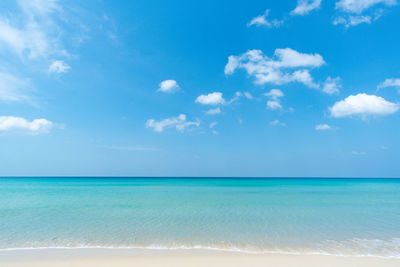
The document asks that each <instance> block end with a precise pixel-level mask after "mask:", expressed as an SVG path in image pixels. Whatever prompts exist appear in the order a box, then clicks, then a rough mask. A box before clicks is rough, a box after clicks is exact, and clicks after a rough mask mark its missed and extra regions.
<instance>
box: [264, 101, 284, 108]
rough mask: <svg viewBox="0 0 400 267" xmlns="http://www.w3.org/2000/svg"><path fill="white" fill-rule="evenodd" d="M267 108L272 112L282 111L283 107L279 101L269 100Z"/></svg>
mask: <svg viewBox="0 0 400 267" xmlns="http://www.w3.org/2000/svg"><path fill="white" fill-rule="evenodd" d="M267 108H269V109H272V110H276V109H282V105H281V104H280V103H279V102H278V101H273V100H269V101H267Z"/></svg>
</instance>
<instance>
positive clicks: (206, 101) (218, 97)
mask: <svg viewBox="0 0 400 267" xmlns="http://www.w3.org/2000/svg"><path fill="white" fill-rule="evenodd" d="M195 102H196V103H200V104H202V105H219V104H224V103H225V99H224V98H223V97H222V93H221V92H213V93H209V94H208V95H200V96H198V97H197V98H196V100H195Z"/></svg>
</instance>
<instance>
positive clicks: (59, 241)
mask: <svg viewBox="0 0 400 267" xmlns="http://www.w3.org/2000/svg"><path fill="white" fill-rule="evenodd" d="M39 247H148V248H182V247H184V248H193V247H204V248H213V249H227V250H242V251H247V252H255V253H261V252H280V253H304V254H310V253H322V254H335V255H375V256H382V257H399V258H400V179H250V178H242V179H237V178H235V179H227V178H224V179H203V178H191V179H189V178H188V179H182V178H176V179H174V178H112V177H110V178H0V249H10V248H39Z"/></svg>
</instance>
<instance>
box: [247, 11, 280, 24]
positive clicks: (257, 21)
mask: <svg viewBox="0 0 400 267" xmlns="http://www.w3.org/2000/svg"><path fill="white" fill-rule="evenodd" d="M268 14H269V9H267V10H265V12H264V14H262V15H260V16H257V17H255V18H253V19H252V20H251V21H250V22H249V23H247V27H250V26H253V25H255V26H257V27H259V26H265V27H268V28H270V27H279V26H281V25H282V24H283V23H284V21H283V20H277V19H273V20H271V21H268V20H267V16H268Z"/></svg>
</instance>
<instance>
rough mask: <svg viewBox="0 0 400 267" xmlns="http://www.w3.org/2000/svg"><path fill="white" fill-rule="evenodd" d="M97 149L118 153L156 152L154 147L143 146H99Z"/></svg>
mask: <svg viewBox="0 0 400 267" xmlns="http://www.w3.org/2000/svg"><path fill="white" fill-rule="evenodd" d="M99 147H102V148H106V149H110V150H120V151H156V150H158V149H157V148H154V147H144V146H113V145H111V146H109V145H100V146H99Z"/></svg>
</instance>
